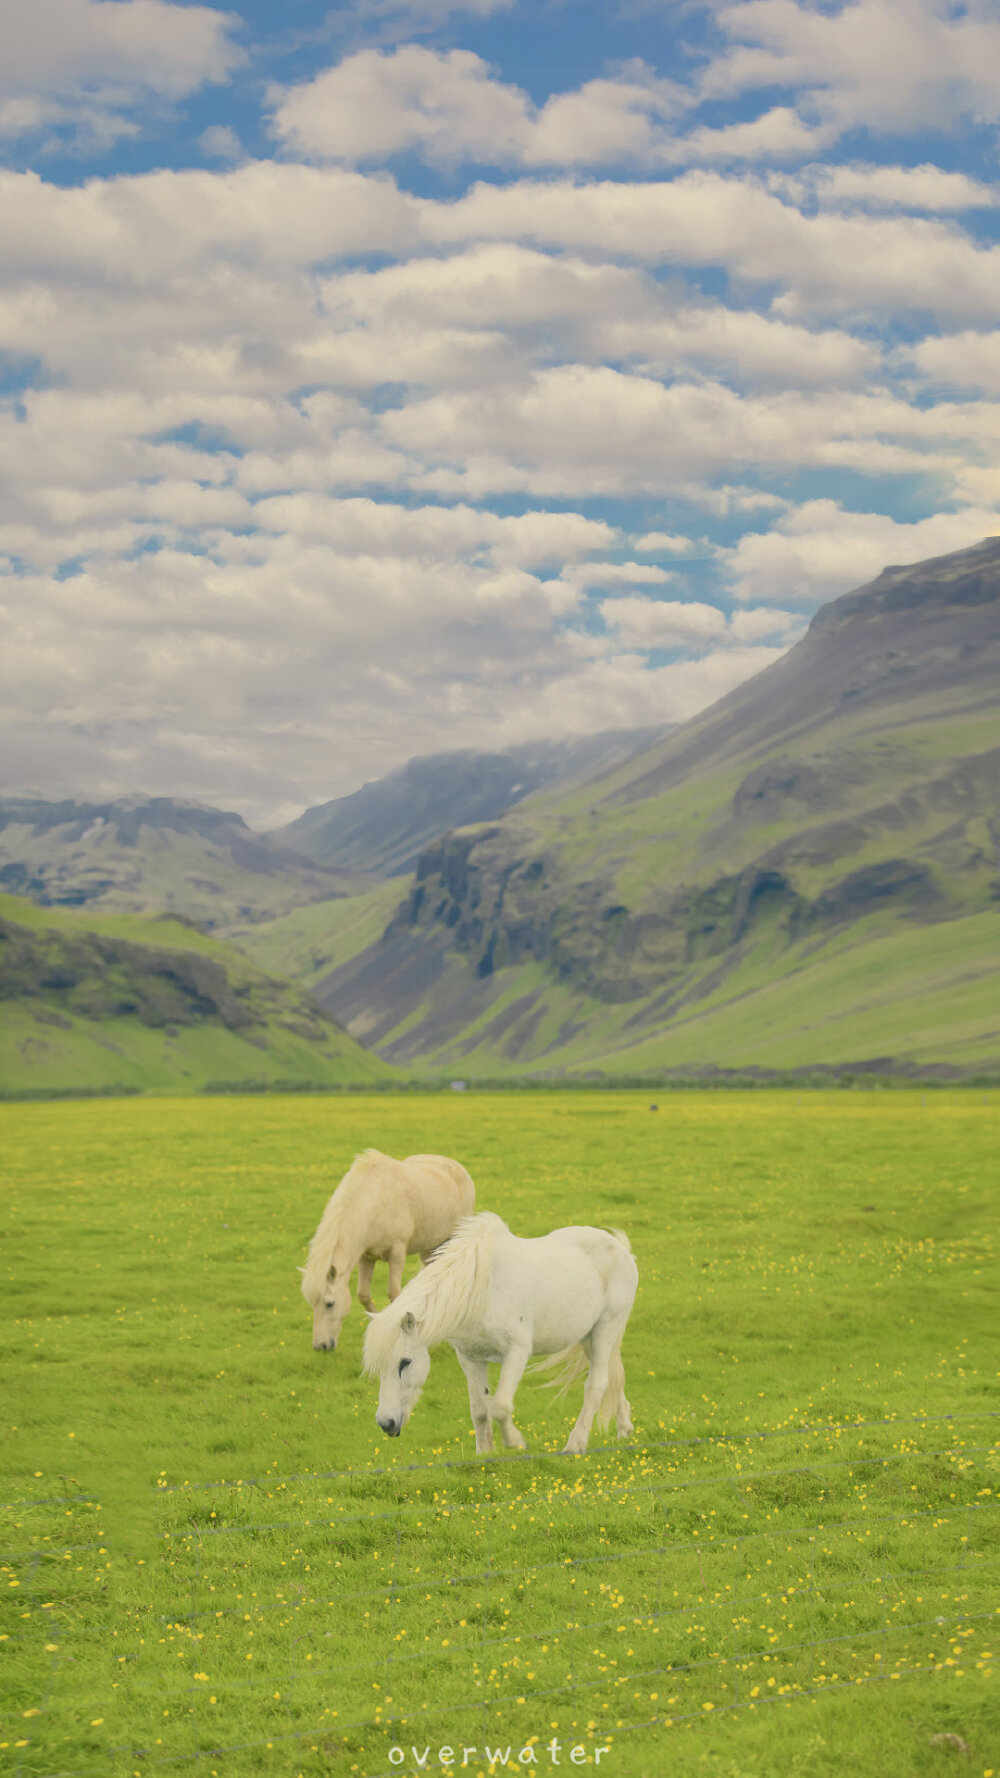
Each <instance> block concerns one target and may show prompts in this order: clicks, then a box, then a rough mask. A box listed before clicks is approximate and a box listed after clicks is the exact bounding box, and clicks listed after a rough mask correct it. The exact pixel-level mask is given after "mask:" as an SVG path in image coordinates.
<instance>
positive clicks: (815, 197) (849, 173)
mask: <svg viewBox="0 0 1000 1778" xmlns="http://www.w3.org/2000/svg"><path fill="white" fill-rule="evenodd" d="M768 185H769V188H770V189H771V190H772V191H775V192H777V193H778V195H779V196H783V197H786V198H790V199H791V201H792V202H793V203H796V204H799V203H802V202H804V201H805V202H808V201H809V200H812V201H813V202H815V203H817V204H821V205H822V206H824V208H830V209H862V210H889V211H892V210H925V211H929V212H931V213H938V212H942V211H943V212H947V211H949V210H983V209H986V210H988V209H993V208H995V206H996V204H997V202H998V192H1000V187H997V186H995V185H984V184H983V182H982V180H980V179H970V178H969V176H968V174H966V173H949V172H946V171H945V170H944V168H942V167H935V166H932V165H931V164H930V163H928V162H925V163H924V164H923V165H922V166H919V167H893V166H889V167H880V166H872V165H871V164H867V163H864V162H854V163H852V164H850V165H844V166H836V167H831V166H827V167H824V166H820V165H815V166H810V167H803V168H802V169H801V170H800V171H799V172H798V173H785V174H778V173H776V174H773V175H772V176H771V177H770V178H769V180H768Z"/></svg>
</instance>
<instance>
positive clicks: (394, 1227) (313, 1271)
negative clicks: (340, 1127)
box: [299, 1148, 476, 1352]
mask: <svg viewBox="0 0 1000 1778" xmlns="http://www.w3.org/2000/svg"><path fill="white" fill-rule="evenodd" d="M475 1203H476V1188H475V1186H474V1185H473V1183H472V1180H471V1179H470V1178H469V1175H468V1173H467V1172H466V1171H465V1168H464V1167H463V1166H462V1165H461V1164H460V1163H459V1162H458V1161H451V1160H448V1158H447V1157H446V1156H445V1155H443V1154H411V1155H408V1156H407V1158H406V1160H405V1161H395V1160H393V1158H392V1156H391V1155H388V1154H380V1153H379V1151H378V1149H377V1148H366V1149H365V1151H364V1153H363V1154H359V1155H357V1156H356V1157H355V1160H354V1162H353V1165H352V1166H351V1167H350V1168H349V1169H348V1171H347V1172H346V1173H345V1174H344V1177H343V1179H342V1180H341V1182H340V1184H339V1185H338V1187H337V1189H336V1191H335V1192H334V1194H333V1196H332V1198H331V1199H330V1201H329V1203H328V1204H327V1206H326V1209H325V1210H324V1212H323V1217H322V1220H321V1222H320V1225H319V1228H318V1229H317V1230H316V1233H315V1234H314V1236H313V1238H312V1243H311V1245H310V1248H309V1258H308V1260H307V1261H306V1264H305V1265H304V1266H300V1268H299V1270H300V1271H301V1273H302V1295H303V1296H304V1297H305V1299H306V1302H307V1303H308V1304H309V1305H310V1307H311V1308H312V1311H313V1346H314V1348H315V1350H316V1351H317V1352H324V1351H326V1352H329V1351H332V1350H333V1349H334V1347H335V1346H336V1344H337V1336H338V1334H339V1333H340V1329H341V1326H342V1324H343V1321H344V1317H345V1315H346V1314H347V1311H348V1309H349V1308H350V1306H351V1273H352V1271H353V1270H354V1267H355V1266H357V1268H358V1298H359V1301H360V1302H361V1303H362V1304H363V1305H364V1307H365V1308H366V1309H367V1310H368V1311H369V1313H372V1312H374V1308H375V1305H374V1303H373V1302H372V1295H371V1289H372V1272H373V1270H374V1267H375V1263H376V1261H377V1260H380V1259H384V1260H388V1262H389V1300H390V1302H391V1301H392V1300H393V1299H394V1298H395V1297H397V1296H398V1295H399V1292H400V1289H401V1288H402V1283H403V1265H404V1262H405V1260H406V1256H407V1254H408V1253H419V1255H420V1257H421V1259H422V1260H423V1261H424V1263H425V1264H426V1262H427V1259H428V1256H429V1255H430V1254H431V1253H432V1252H433V1251H434V1248H435V1247H439V1246H440V1245H441V1242H442V1241H446V1240H447V1239H448V1236H449V1235H450V1234H451V1232H452V1230H453V1229H454V1227H455V1224H456V1223H457V1222H458V1221H459V1219H460V1218H461V1217H463V1216H468V1215H469V1213H470V1212H471V1211H472V1210H473V1209H474V1208H475Z"/></svg>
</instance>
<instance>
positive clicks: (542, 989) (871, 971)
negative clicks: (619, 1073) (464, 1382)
mask: <svg viewBox="0 0 1000 1778" xmlns="http://www.w3.org/2000/svg"><path fill="white" fill-rule="evenodd" d="M998 768H1000V538H989V539H987V540H986V541H985V542H984V543H982V544H979V545H977V546H976V547H974V548H973V549H969V550H963V551H959V552H957V553H956V554H953V555H949V556H945V557H940V558H937V559H935V560H933V561H930V562H923V563H919V564H917V565H916V566H913V567H907V568H888V569H886V570H885V571H884V572H883V573H882V574H881V575H880V576H879V577H878V579H877V580H875V581H874V582H872V583H871V585H869V586H867V587H864V588H862V589H861V590H860V591H858V592H855V593H850V594H847V595H846V596H845V597H843V598H841V599H837V600H835V601H834V602H833V603H832V604H830V605H828V606H826V607H824V609H823V610H821V611H820V612H819V613H818V615H817V616H816V618H815V619H814V620H813V623H812V625H811V626H810V629H809V631H808V633H807V635H806V636H805V637H804V639H803V640H802V641H801V642H799V643H798V644H797V645H796V647H795V648H793V649H792V650H791V651H790V652H789V653H788V654H787V655H786V656H785V657H784V658H783V659H782V660H780V661H779V662H777V663H776V664H775V665H773V666H771V667H769V668H767V669H766V670H765V671H764V672H763V673H761V674H759V675H758V676H757V677H756V678H755V679H753V680H750V681H748V682H747V683H745V684H744V685H742V686H740V687H739V688H738V689H737V690H736V691H735V692H733V693H731V694H730V695H729V696H728V697H726V698H723V699H722V700H721V701H720V702H719V703H718V704H716V705H714V706H713V707H712V708H711V709H710V710H708V711H706V712H704V713H703V714H702V715H701V716H699V717H697V718H695V720H694V721H692V722H689V723H686V724H684V725H683V726H682V727H681V728H679V729H676V730H674V731H673V732H672V733H670V734H668V735H667V736H666V737H665V738H663V739H661V740H657V741H655V742H653V744H652V745H650V746H647V747H646V748H645V749H644V750H643V751H642V752H640V753H639V754H637V755H636V756H634V757H633V758H631V759H630V760H628V761H627V762H625V763H624V764H619V765H616V766H614V767H612V768H611V769H609V770H605V771H602V772H600V773H598V774H597V775H595V776H592V777H591V779H590V780H589V781H588V782H586V783H584V784H582V785H581V784H575V785H572V786H570V787H569V788H566V789H562V790H556V791H553V792H549V793H547V794H543V795H541V796H535V797H534V798H533V799H532V801H531V802H530V803H528V804H525V805H524V806H522V807H519V808H515V809H514V810H513V811H512V812H511V813H510V814H509V815H507V816H506V817H505V818H504V819H502V820H499V821H495V822H491V823H487V824H485V825H483V824H480V825H477V826H473V827H466V828H462V829H459V830H458V831H456V832H452V833H450V834H449V835H447V836H446V837H445V838H443V839H441V840H440V841H438V842H437V843H436V844H434V845H432V846H430V847H428V848H427V849H426V850H425V851H424V853H423V854H422V856H421V858H420V860H419V863H418V865H417V870H416V876H415V880H414V882H413V885H412V888H411V889H410V890H409V892H408V894H407V896H406V899H405V901H404V902H403V903H402V905H401V906H400V907H399V909H398V911H397V912H396V914H395V916H394V917H393V918H392V919H391V920H390V921H389V922H388V923H387V926H386V928H385V930H384V931H383V932H382V933H381V934H380V935H379V936H378V937H377V938H376V939H375V940H374V941H369V942H368V943H366V944H362V945H360V946H358V947H355V946H353V945H348V946H347V948H346V949H347V952H351V953H352V954H350V955H348V954H346V953H345V954H344V955H343V956H342V957H341V958H340V959H339V960H338V962H337V964H336V966H335V967H333V968H332V969H331V970H330V972H329V973H328V974H327V975H326V976H322V975H321V976H319V977H318V978H314V979H315V980H316V992H317V994H318V996H319V997H320V998H321V999H322V1000H323V1001H324V1003H325V1004H326V1005H328V1006H329V1007H330V1008H331V1009H332V1010H334V1011H335V1012H336V1014H337V1016H338V1017H339V1018H341V1019H342V1020H343V1021H344V1023H345V1024H346V1025H347V1026H348V1028H349V1029H350V1030H352V1031H354V1032H355V1033H356V1034H357V1035H359V1036H361V1037H362V1038H363V1040H364V1041H365V1042H366V1043H370V1044H372V1045H373V1046H374V1047H375V1048H377V1049H378V1051H379V1053H380V1054H382V1055H384V1056H386V1057H389V1058H391V1059H392V1060H394V1061H397V1062H401V1063H406V1064H408V1065H411V1066H412V1065H415V1064H420V1065H425V1066H433V1067H448V1068H461V1069H462V1070H463V1071H464V1072H467V1073H470V1074H472V1073H475V1072H480V1073H491V1072H500V1071H502V1070H504V1069H506V1070H510V1071H517V1072H526V1071H540V1070H541V1071H545V1070H560V1069H574V1070H580V1069H587V1068H604V1069H610V1070H615V1069H618V1070H625V1069H628V1070H634V1069H637V1068H660V1067H671V1068H677V1067H682V1068H683V1067H685V1066H698V1067H701V1066H710V1065H729V1066H750V1065H753V1064H759V1065H761V1066H774V1067H787V1066H793V1065H797V1064H805V1063H813V1062H815V1063H822V1062H826V1063H843V1064H845V1065H846V1064H848V1063H852V1062H853V1063H873V1064H875V1065H877V1066H882V1067H891V1066H894V1065H896V1064H902V1063H903V1062H907V1063H917V1062H920V1063H928V1064H949V1065H953V1066H955V1067H965V1066H981V1065H983V1064H985V1063H992V1064H993V1065H994V1066H995V1065H996V1064H997V1063H998V1062H1000V899H998V897H1000V888H998V858H1000V797H998V782H1000V771H998ZM364 906H365V898H362V899H361V900H360V901H357V902H355V903H354V904H353V911H352V913H351V916H350V920H349V922H348V923H347V924H346V925H345V927H344V930H345V931H347V930H348V929H349V930H350V931H352V932H354V933H355V934H358V933H362V932H363V930H364V921H363V917H362V915H363V910H364Z"/></svg>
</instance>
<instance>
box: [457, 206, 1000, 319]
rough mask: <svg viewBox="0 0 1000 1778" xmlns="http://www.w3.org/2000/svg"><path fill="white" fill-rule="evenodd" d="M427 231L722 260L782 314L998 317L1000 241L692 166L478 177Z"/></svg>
mask: <svg viewBox="0 0 1000 1778" xmlns="http://www.w3.org/2000/svg"><path fill="white" fill-rule="evenodd" d="M422 227H423V232H424V235H425V238H427V239H430V240H438V241H440V242H442V243H444V242H457V241H469V240H477V239H478V240H486V239H497V238H500V239H504V240H520V241H531V242H535V243H537V244H545V245H547V246H550V247H567V248H573V249H577V250H585V251H594V252H599V253H600V254H602V255H604V256H607V255H612V256H614V257H616V258H619V259H620V258H629V259H637V260H640V261H645V262H648V263H652V264H660V265H674V266H704V265H714V266H721V267H723V268H725V270H726V271H727V272H728V273H729V274H730V276H731V277H732V278H733V279H735V280H737V281H738V284H739V286H741V287H743V288H745V289H746V290H758V291H760V290H763V291H773V290H776V291H777V293H778V294H777V295H776V297H775V298H774V302H773V308H774V310H776V311H777V314H778V315H779V317H780V318H782V319H786V320H787V319H792V320H797V319H800V318H802V317H813V316H825V315H828V314H843V315H848V316H852V315H863V316H867V315H872V314H874V315H884V314H890V315H894V316H896V315H904V314H911V313H913V312H914V311H918V312H919V311H930V312H932V313H934V314H938V315H940V316H942V317H945V318H948V319H949V320H954V321H958V322H963V321H965V322H970V321H976V320H979V319H983V320H987V319H988V320H992V319H993V317H994V316H995V315H996V312H997V308H998V305H1000V249H998V248H996V247H980V246H979V245H977V243H976V242H974V241H973V240H971V239H970V238H969V236H968V235H965V234H963V233H962V232H961V230H960V229H958V228H957V227H956V226H955V225H954V224H953V223H949V222H942V221H939V220H937V219H933V220H932V219H927V218H924V217H874V216H872V217H869V216H865V215H838V214H835V213H834V214H821V215H818V216H805V215H803V214H802V213H801V211H799V210H798V209H797V208H795V206H794V205H792V204H788V203H783V202H782V201H781V199H780V198H779V197H778V196H777V195H776V194H775V193H774V192H771V191H768V190H766V189H765V187H764V186H763V185H762V184H760V183H759V182H757V181H755V180H752V179H736V178H723V177H722V176H721V175H719V174H717V173H709V172H703V171H697V172H689V173H685V174H683V175H681V176H680V177H678V178H676V179H672V180H670V181H667V182H660V183H653V182H647V183H631V184H626V183H624V182H611V181H605V180H602V181H592V182H590V183H588V184H586V185H579V184H571V183H569V182H568V181H564V180H546V181H517V182H515V183H511V184H506V185H503V186H497V185H489V184H485V183H483V184H477V185H475V186H473V187H472V189H471V190H470V191H469V192H468V193H467V194H466V195H465V196H464V197H463V198H460V199H458V200H457V201H456V202H455V203H453V204H451V205H445V204H441V205H436V206H428V207H426V208H425V209H424V211H423V212H422Z"/></svg>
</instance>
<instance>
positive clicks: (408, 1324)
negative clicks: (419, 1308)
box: [399, 1309, 417, 1334]
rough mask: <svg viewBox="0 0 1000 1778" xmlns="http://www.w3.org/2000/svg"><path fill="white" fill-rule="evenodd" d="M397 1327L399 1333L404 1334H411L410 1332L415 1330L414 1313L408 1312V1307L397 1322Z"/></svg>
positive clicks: (415, 1319) (415, 1320)
mask: <svg viewBox="0 0 1000 1778" xmlns="http://www.w3.org/2000/svg"><path fill="white" fill-rule="evenodd" d="M399 1329H400V1332H401V1333H405V1334H411V1333H415V1332H416V1329H417V1318H416V1316H415V1315H411V1314H410V1311H409V1309H407V1311H406V1314H405V1315H404V1316H403V1319H402V1321H401V1322H400V1324H399Z"/></svg>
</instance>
